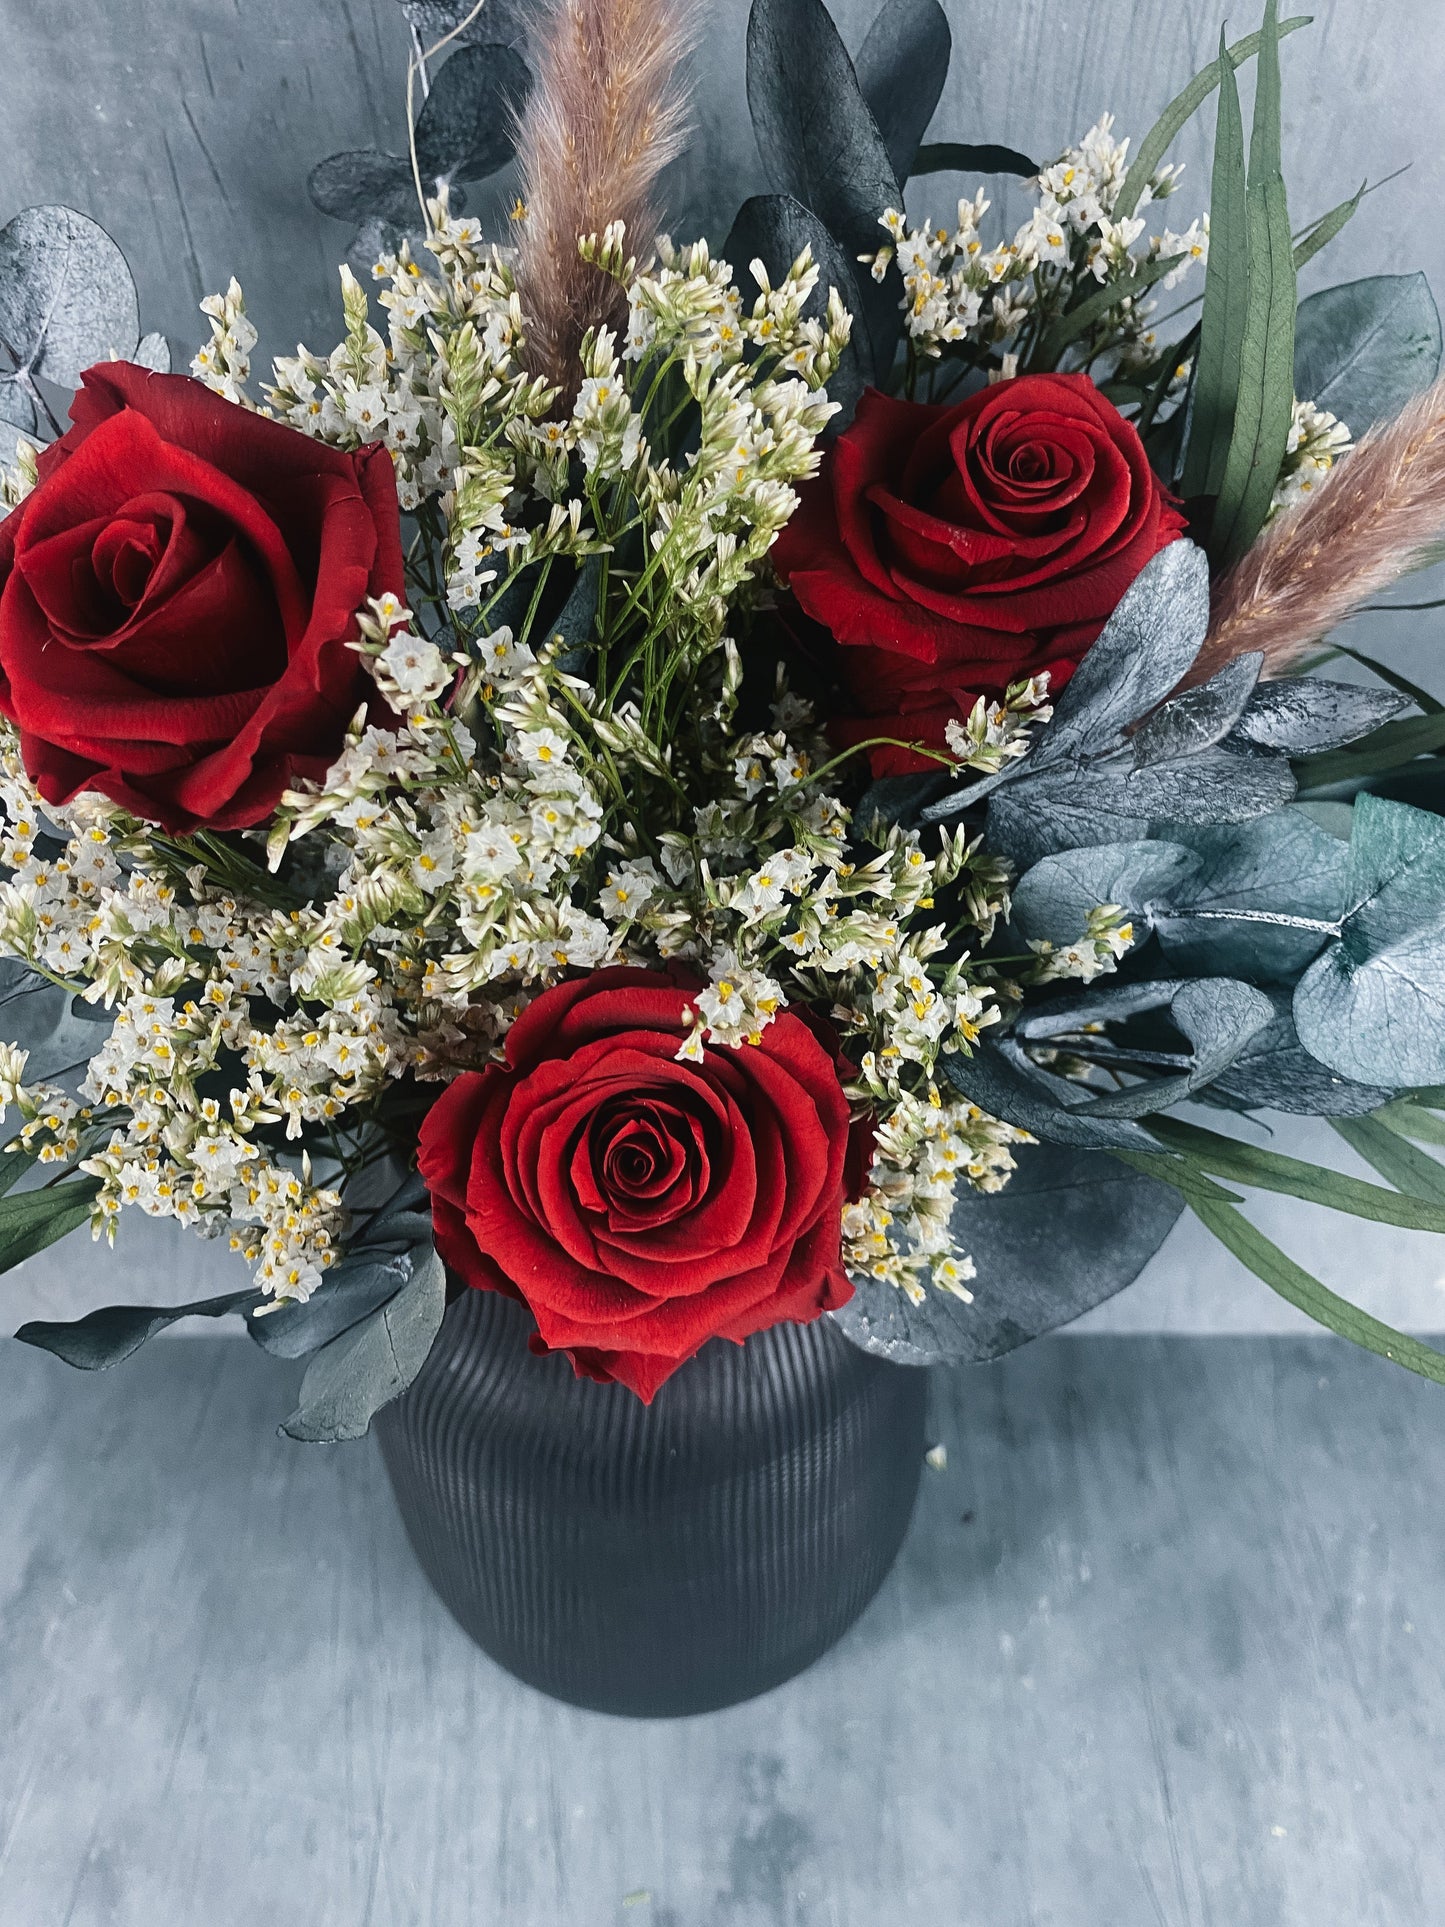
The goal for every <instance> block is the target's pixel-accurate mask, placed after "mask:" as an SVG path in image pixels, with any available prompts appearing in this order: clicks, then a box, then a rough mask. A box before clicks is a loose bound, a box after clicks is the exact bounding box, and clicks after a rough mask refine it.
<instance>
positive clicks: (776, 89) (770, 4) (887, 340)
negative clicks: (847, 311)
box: [747, 0, 903, 370]
mask: <svg viewBox="0 0 1445 1927" xmlns="http://www.w3.org/2000/svg"><path fill="white" fill-rule="evenodd" d="M747 90H748V107H749V110H750V112H751V114H752V120H753V132H754V133H755V134H756V136H757V142H758V151H759V153H760V154H761V155H762V160H763V167H764V169H765V171H766V173H767V175H768V178H769V180H770V181H771V183H772V185H773V187H774V188H775V189H776V190H777V191H778V192H779V193H781V194H788V195H791V196H792V198H793V199H794V200H795V201H798V202H800V203H801V204H802V205H803V206H804V207H806V208H810V209H811V210H812V211H813V213H814V214H816V215H817V217H818V219H819V220H820V221H821V222H822V223H823V225H824V227H826V228H827V229H828V231H829V233H831V234H833V235H834V236H835V237H836V238H837V241H838V243H839V245H840V247H841V248H842V250H843V252H844V254H845V255H846V256H847V257H848V258H849V259H850V260H856V258H857V257H858V255H860V254H873V253H876V252H877V250H878V249H879V248H880V247H881V246H882V244H883V241H884V238H885V237H884V231H883V229H882V227H881V226H880V222H881V220H882V217H883V215H884V213H885V211H886V210H887V209H888V208H890V207H894V208H901V207H902V206H903V191H902V189H901V188H900V186H899V184H898V176H897V175H896V173H895V172H894V170H893V163H892V161H891V160H890V159H889V156H888V148H887V144H886V143H885V141H884V139H883V136H882V134H881V133H880V132H879V130H878V123H877V122H876V121H875V120H874V118H873V115H872V113H871V112H870V110H869V107H868V103H867V102H866V101H865V100H864V98H863V92H862V89H861V88H860V87H859V85H858V77H857V74H856V73H855V72H854V68H853V63H852V61H851V60H850V59H849V57H848V50H847V48H846V47H845V46H844V45H843V42H842V40H841V39H840V37H839V34H838V30H837V28H836V27H835V26H834V25H833V22H832V20H831V18H830V17H829V14H828V10H827V8H826V7H825V6H824V5H823V0H753V4H752V9H751V11H750V13H749V15H748V33H747ZM854 285H855V287H856V290H857V296H858V307H859V310H861V313H862V315H863V318H864V321H865V324H866V326H867V330H868V334H869V337H870V339H871V341H872V344H873V354H874V359H875V361H876V363H877V364H878V366H879V368H880V370H883V369H886V368H887V367H889V366H891V364H892V360H893V347H894V344H895V343H896V341H897V338H898V333H899V327H900V321H899V317H898V314H897V312H896V309H895V306H894V300H893V296H892V294H891V292H890V291H888V290H886V289H884V288H881V287H879V286H877V285H875V283H874V282H873V280H872V278H871V276H865V277H858V278H857V279H856V280H855V284H854ZM839 292H840V293H841V292H842V290H841V289H840V290H839Z"/></svg>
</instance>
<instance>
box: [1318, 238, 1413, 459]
mask: <svg viewBox="0 0 1445 1927" xmlns="http://www.w3.org/2000/svg"><path fill="white" fill-rule="evenodd" d="M1439 372H1440V315H1439V311H1438V310H1437V309H1436V306H1435V301H1434V297H1433V296H1432V295H1431V293H1430V284H1429V282H1428V281H1427V280H1426V279H1425V277H1424V275H1423V274H1377V275H1371V276H1369V277H1368V278H1367V279H1365V280H1363V281H1347V282H1345V283H1344V284H1343V286H1341V287H1338V288H1324V289H1322V290H1321V291H1320V293H1318V294H1312V295H1310V296H1308V297H1307V298H1306V299H1305V300H1304V301H1301V303H1300V304H1299V317H1298V320H1297V322H1296V324H1295V375H1294V385H1295V392H1296V393H1297V394H1298V395H1299V396H1300V397H1301V398H1302V399H1304V400H1308V401H1312V402H1314V403H1315V405H1316V406H1317V407H1319V408H1327V409H1328V410H1329V411H1330V413H1331V414H1332V415H1338V416H1339V418H1340V420H1341V421H1343V422H1344V423H1346V425H1347V426H1348V428H1349V431H1350V433H1351V435H1353V436H1354V438H1355V440H1356V441H1358V440H1359V438H1360V436H1361V435H1363V434H1364V433H1365V431H1366V430H1367V429H1369V428H1373V427H1374V426H1375V424H1376V423H1377V422H1383V421H1388V420H1389V419H1390V417H1391V416H1393V415H1397V414H1398V413H1399V412H1400V410H1401V409H1402V408H1403V407H1404V406H1405V403H1406V402H1407V401H1409V400H1410V398H1411V396H1412V395H1416V394H1418V393H1419V392H1420V390H1421V389H1422V388H1428V387H1429V386H1430V383H1431V382H1432V381H1434V379H1435V377H1436V375H1437V374H1438V373H1439Z"/></svg>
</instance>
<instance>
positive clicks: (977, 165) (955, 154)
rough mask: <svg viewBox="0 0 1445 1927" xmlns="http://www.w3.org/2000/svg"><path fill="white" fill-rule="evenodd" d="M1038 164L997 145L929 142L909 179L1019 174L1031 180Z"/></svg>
mask: <svg viewBox="0 0 1445 1927" xmlns="http://www.w3.org/2000/svg"><path fill="white" fill-rule="evenodd" d="M1038 172H1039V164H1038V162H1037V161H1031V160H1030V159H1029V157H1028V155H1027V154H1021V153H1020V152H1019V150H1018V149H1017V148H1016V147H1001V146H1000V145H999V144H998V142H997V141H927V142H925V143H924V145H923V146H922V147H920V148H919V150H918V152H917V154H916V155H915V156H914V160H913V167H912V171H911V176H910V178H915V179H916V178H917V177H918V176H919V175H921V174H1017V175H1018V176H1019V177H1020V179H1022V180H1028V179H1030V178H1031V177H1032V176H1033V175H1035V174H1037V173H1038Z"/></svg>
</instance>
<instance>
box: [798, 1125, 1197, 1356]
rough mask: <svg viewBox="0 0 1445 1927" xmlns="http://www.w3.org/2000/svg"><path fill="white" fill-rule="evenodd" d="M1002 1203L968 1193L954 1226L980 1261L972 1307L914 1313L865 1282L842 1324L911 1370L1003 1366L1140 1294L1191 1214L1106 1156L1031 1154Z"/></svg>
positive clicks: (1023, 1153)
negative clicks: (1048, 1335) (1098, 1308)
mask: <svg viewBox="0 0 1445 1927" xmlns="http://www.w3.org/2000/svg"><path fill="white" fill-rule="evenodd" d="M1015 1156H1016V1159H1017V1169H1016V1170H1015V1171H1014V1173H1013V1176H1012V1177H1011V1178H1010V1179H1009V1181H1008V1183H1007V1184H1006V1185H1005V1186H1004V1188H1003V1190H1002V1191H997V1192H992V1193H985V1192H982V1191H975V1190H973V1189H972V1187H971V1186H968V1185H960V1186H959V1187H958V1194H957V1198H956V1201H955V1204H954V1207H953V1218H952V1222H951V1226H950V1230H951V1234H952V1239H953V1243H954V1246H955V1248H956V1249H957V1250H959V1251H961V1252H966V1253H967V1254H968V1256H969V1257H971V1258H972V1259H973V1261H974V1264H975V1266H976V1268H977V1275H976V1276H975V1277H974V1279H973V1280H972V1282H971V1284H970V1287H969V1288H970V1290H971V1291H972V1293H973V1302H972V1303H971V1304H965V1303H964V1302H963V1301H962V1300H961V1299H959V1298H956V1297H954V1296H953V1295H952V1294H950V1293H947V1292H943V1291H938V1290H934V1289H930V1290H929V1291H928V1292H927V1295H926V1296H925V1298H924V1301H923V1303H922V1304H921V1305H912V1304H910V1303H909V1301H908V1299H907V1298H906V1297H905V1296H904V1294H903V1293H902V1292H901V1291H895V1290H893V1289H892V1287H891V1286H888V1285H878V1284H873V1283H870V1282H868V1281H867V1280H859V1282H858V1286H857V1289H856V1291H855V1292H854V1294H853V1296H852V1298H851V1299H850V1300H849V1302H848V1303H847V1304H846V1305H845V1306H843V1308H842V1309H841V1310H840V1311H837V1312H834V1313H833V1317H834V1318H835V1319H836V1320H837V1322H838V1324H839V1325H840V1326H841V1327H842V1328H843V1330H844V1331H845V1332H846V1333H847V1335H848V1337H849V1338H851V1339H852V1340H853V1342H854V1344H855V1345H860V1346H861V1347H862V1348H863V1350H864V1351H869V1352H875V1353H877V1354H878V1355H879V1356H881V1357H883V1358H891V1359H893V1360H895V1362H897V1363H899V1364H903V1365H932V1364H935V1363H951V1364H962V1363H965V1362H973V1361H975V1360H981V1359H987V1358H997V1357H999V1356H1000V1355H1001V1354H1002V1353H1004V1352H1007V1351H1012V1350H1013V1348H1014V1347H1015V1346H1017V1345H1023V1344H1027V1342H1028V1341H1029V1340H1030V1339H1031V1338H1036V1337H1038V1335H1039V1334H1040V1333H1041V1332H1045V1331H1051V1330H1052V1329H1053V1328H1054V1327H1055V1326H1056V1325H1064V1324H1067V1323H1068V1322H1069V1321H1070V1320H1071V1319H1074V1318H1078V1317H1079V1316H1080V1315H1081V1314H1082V1313H1084V1312H1086V1311H1088V1310H1090V1309H1091V1308H1092V1307H1093V1306H1094V1305H1098V1304H1101V1303H1102V1302H1103V1301H1104V1300H1105V1299H1106V1298H1111V1297H1112V1296H1113V1295H1114V1293H1115V1292H1117V1291H1122V1290H1123V1288H1124V1286H1125V1285H1128V1284H1132V1283H1133V1281H1134V1279H1135V1278H1137V1277H1138V1275H1139V1273H1140V1272H1141V1271H1142V1270H1143V1268H1144V1266H1145V1265H1146V1264H1147V1263H1148V1261H1149V1259H1150V1258H1152V1257H1153V1255H1154V1253H1155V1252H1156V1251H1157V1250H1158V1248H1159V1246H1160V1245H1161V1244H1162V1243H1163V1242H1164V1239H1165V1237H1166V1235H1167V1234H1168V1232H1169V1230H1170V1227H1171V1226H1172V1225H1173V1224H1174V1222H1175V1220H1176V1219H1177V1218H1178V1216H1179V1214H1180V1212H1181V1210H1182V1209H1183V1201H1182V1199H1181V1198H1180V1197H1179V1195H1178V1193H1177V1192H1176V1191H1174V1190H1172V1189H1171V1188H1170V1187H1169V1186H1167V1185H1164V1184H1160V1183H1159V1182H1158V1181H1157V1180H1156V1179H1152V1178H1148V1177H1142V1176H1140V1175H1139V1174H1138V1173H1136V1172H1131V1171H1128V1170H1126V1169H1125V1167H1124V1166H1123V1165H1121V1164H1120V1163H1119V1162H1118V1161H1117V1160H1116V1159H1115V1158H1112V1157H1108V1156H1105V1155H1103V1154H1102V1153H1100V1152H1098V1151H1079V1150H1073V1149H1070V1148H1068V1147H1066V1146H1063V1145H1057V1144H1029V1145H1020V1146H1019V1148H1018V1150H1017V1152H1016V1153H1015Z"/></svg>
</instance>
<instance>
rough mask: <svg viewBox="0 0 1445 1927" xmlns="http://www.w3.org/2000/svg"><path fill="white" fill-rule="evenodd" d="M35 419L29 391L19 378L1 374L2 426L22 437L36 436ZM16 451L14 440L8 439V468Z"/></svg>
mask: <svg viewBox="0 0 1445 1927" xmlns="http://www.w3.org/2000/svg"><path fill="white" fill-rule="evenodd" d="M35 419H36V418H35V403H34V402H33V401H32V400H31V399H30V393H29V390H28V389H25V388H22V387H21V385H20V382H19V379H18V377H17V376H15V375H12V374H7V373H0V424H4V425H5V426H6V427H8V428H11V429H16V430H18V431H19V433H20V434H22V435H34V433H35ZM14 451H15V444H14V438H13V437H7V438H6V446H5V449H4V458H5V462H6V464H7V466H8V465H9V464H10V463H11V462H13V461H14V459H15V452H14Z"/></svg>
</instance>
